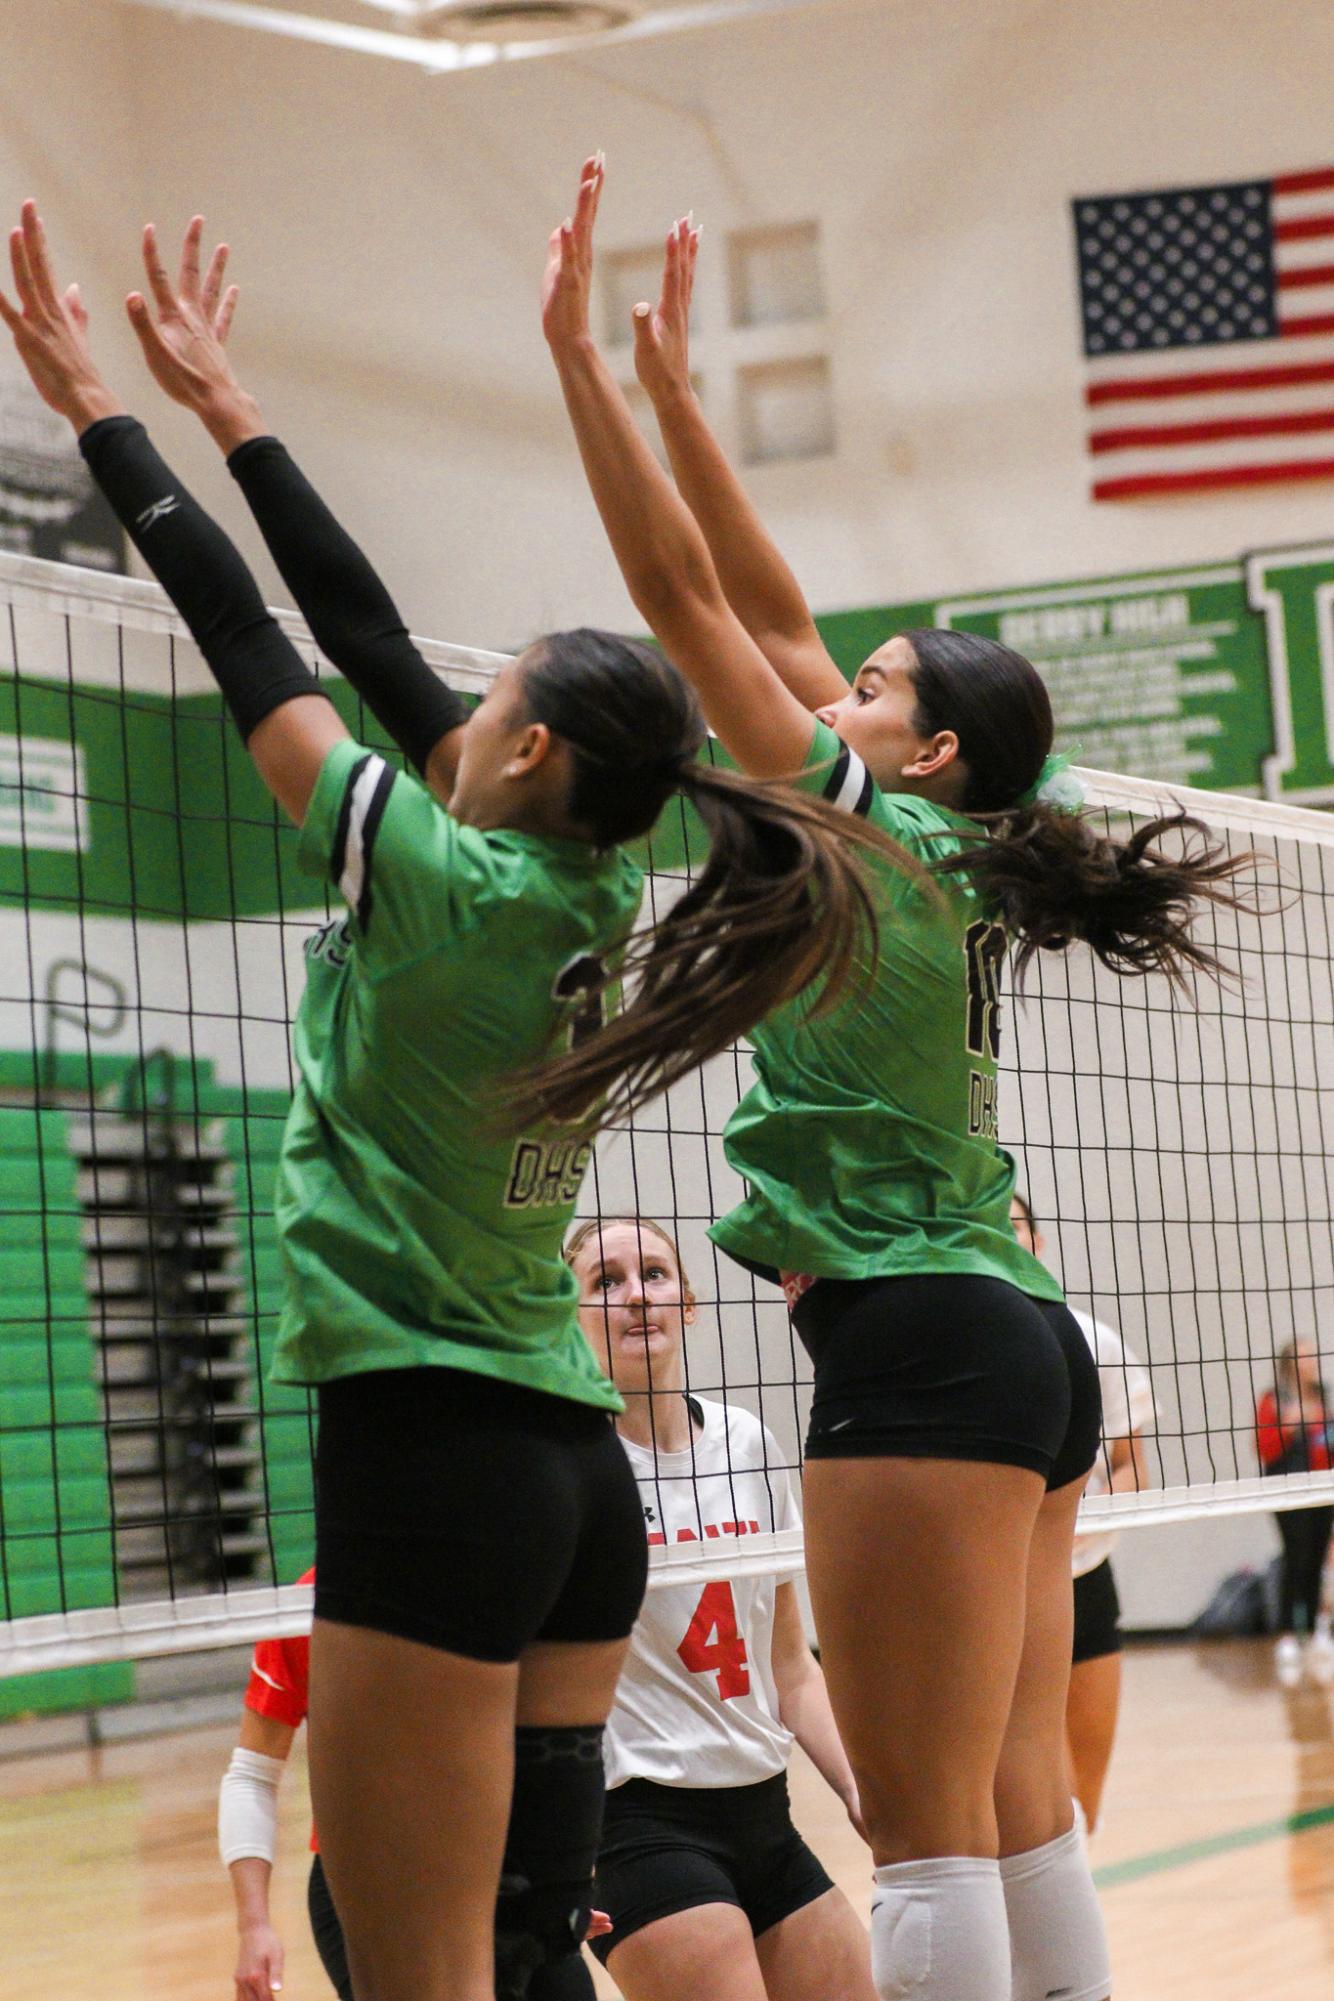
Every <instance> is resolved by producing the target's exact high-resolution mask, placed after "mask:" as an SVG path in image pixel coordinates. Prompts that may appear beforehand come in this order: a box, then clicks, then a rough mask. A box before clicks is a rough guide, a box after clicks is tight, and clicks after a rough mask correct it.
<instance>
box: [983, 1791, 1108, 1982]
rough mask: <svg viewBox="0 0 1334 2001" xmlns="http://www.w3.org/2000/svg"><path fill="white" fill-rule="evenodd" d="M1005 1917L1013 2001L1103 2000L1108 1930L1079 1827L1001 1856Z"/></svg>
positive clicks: (1106, 1968)
mask: <svg viewBox="0 0 1334 2001" xmlns="http://www.w3.org/2000/svg"><path fill="white" fill-rule="evenodd" d="M1000 1876H1001V1882H1002V1884H1003V1885H1004V1889H1005V1908H1006V1912H1007V1914H1008V1916H1009V1921H1010V1966H1011V1985H1010V1995H1011V2001H1105V1996H1107V1995H1108V1994H1110V1993H1111V1991H1112V1973H1111V1964H1110V1961H1109V1960H1108V1957H1107V1934H1106V1932H1105V1931H1104V1930H1103V1923H1102V1912H1101V1911H1100V1910H1099V1908H1098V1893H1097V1891H1096V1890H1095V1889H1094V1887H1093V1877H1092V1875H1091V1873H1090V1871H1089V1865H1088V1857H1087V1856H1086V1854H1085V1853H1084V1847H1083V1843H1082V1841H1081V1840H1080V1834H1079V1828H1078V1826H1075V1827H1072V1828H1071V1829H1070V1831H1069V1833H1068V1834H1061V1835H1058V1836H1057V1838H1056V1840H1055V1841H1049V1842H1047V1843H1046V1844H1045V1846H1044V1847H1042V1848H1029V1849H1027V1850H1025V1852H1024V1853H1023V1854H1022V1855H1006V1856H1003V1857H1002V1858H1001V1865H1000Z"/></svg>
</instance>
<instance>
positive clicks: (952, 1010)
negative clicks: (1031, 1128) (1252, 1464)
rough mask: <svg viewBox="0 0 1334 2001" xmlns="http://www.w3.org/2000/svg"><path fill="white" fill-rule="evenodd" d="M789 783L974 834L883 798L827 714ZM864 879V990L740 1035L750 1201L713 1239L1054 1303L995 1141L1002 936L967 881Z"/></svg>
mask: <svg viewBox="0 0 1334 2001" xmlns="http://www.w3.org/2000/svg"><path fill="white" fill-rule="evenodd" d="M798 783H799V784H801V785H802V787H803V789H805V790H807V791H813V792H818V793H821V794H823V796H824V797H825V798H826V799H830V800H833V801H834V802H835V803H836V804H837V805H840V806H844V807H846V808H847V809H848V810H849V811H850V812H854V813H860V814H862V815H863V816H864V817H865V818H866V819H868V820H869V821H870V822H871V824H872V825H873V826H876V827H880V828H883V830H884V831H885V833H887V834H890V835H892V836H893V838H894V839H895V840H896V841H898V842H899V843H900V844H901V845H902V846H903V847H904V848H906V849H907V850H908V852H909V853H910V854H912V855H914V856H916V857H918V858H919V859H920V860H922V861H927V862H929V861H932V860H934V859H937V858H938V857H939V856H940V855H941V854H942V853H948V852H949V851H950V847H951V845H953V846H955V847H956V848H957V846H958V840H957V836H958V835H959V834H960V833H961V832H965V831H966V832H970V833H971V832H975V829H974V828H973V826H972V823H971V822H969V821H967V820H965V819H963V818H962V817H961V816H960V815H959V814H957V813H951V812H949V811H947V810H946V809H945V808H944V807H941V806H934V805H932V804H931V803H930V802H929V801H928V800H925V799H920V798H918V797H916V796H915V795H914V794H912V793H905V792H895V793H889V794H886V793H882V792H881V791H880V789H879V787H878V786H877V785H876V784H875V782H874V780H873V779H872V778H871V775H870V773H869V772H868V771H867V769H866V766H865V765H864V764H863V763H862V761H861V759H860V758H859V757H857V756H856V755H855V754H854V753H853V752H852V751H851V750H849V749H848V747H847V746H846V745H845V744H843V743H841V742H840V741H839V739H838V737H837V736H835V734H834V732H833V731H832V730H831V729H829V728H827V727H826V726H825V724H823V723H817V724H816V727H815V740H814V742H813V743H812V745H811V749H810V754H809V756H808V757H807V760H806V773H805V775H804V776H803V778H801V779H800V780H799V781H798ZM951 836H954V837H955V839H954V841H953V843H951V839H950V837H951ZM876 874H877V878H878V880H879V881H880V882H881V884H882V888H883V903H882V908H883V911H884V915H883V919H882V922H881V927H880V957H879V961H878V963H877V965H876V966H875V968H874V970H873V972H872V974H871V979H870V983H869V985H868V986H865V987H857V988H855V989H854V990H853V992H852V993H851V994H850V996H849V997H848V998H847V999H846V1000H844V1001H842V1002H841V1003H840V1004H839V1005H838V1006H837V1007H836V1008H835V1009H834V1011H833V1012H832V1013H830V1014H826V1015H821V1016H819V1017H817V1018H816V1019H815V1020H811V1019H810V1018H809V1014H808V1010H807V1008H806V1007H804V1006H803V1004H802V1002H801V1001H796V1002H793V1003H790V1004H789V1005H788V1006H786V1007H783V1008H780V1009H778V1010H777V1011H776V1012H775V1013H774V1014H772V1015H770V1016H769V1018H768V1020H767V1021H765V1022H763V1023H761V1025H760V1026H759V1027H758V1028H757V1029H755V1031H754V1033H753V1035H752V1037H751V1040H752V1043H753V1045H754V1049H755V1070H756V1082H755V1084H754V1086H753V1087H752V1089H751V1090H750V1091H748V1092H747V1094H746V1096H745V1097H744V1098H743V1099H742V1101H741V1104H740V1105H739V1106H738V1108H737V1110H736V1111H735V1112H734V1113H733V1115H732V1118H731V1119H730V1121H729V1122H728V1126H727V1131H726V1149H727V1157H728V1159H729V1160H730V1161H731V1163H732V1165H733V1167H735V1168H736V1169H737V1170H738V1172H739V1173H740V1174H742V1175H744V1177H745V1179H746V1182H747V1183H748V1199H747V1200H746V1201H745V1202H743V1203H742V1205H741V1207H740V1208H739V1209H734V1210H733V1211H732V1213H731V1215H729V1216H726V1217H724V1218H723V1220H722V1221H721V1222H720V1223H718V1224H716V1225H715V1226H714V1229H713V1232H712V1235H713V1237H714V1240H715V1242H717V1243H718V1244H719V1245H720V1246H721V1247H722V1249H723V1250H725V1251H729V1252H731V1253H732V1254H733V1255H734V1256H736V1257H738V1258H740V1259H741V1260H742V1262H744V1263H747V1264H750V1265H752V1266H758V1267H761V1268H764V1269H767V1270H770V1271H774V1270H778V1271H792V1272H807V1273H810V1274H812V1275H813V1276H815V1277H823V1278H883V1277H892V1276H894V1275H896V1274H902V1273H909V1272H912V1273H917V1274H921V1273H932V1272H968V1273H976V1274H981V1275H982V1276H985V1277H991V1278H1001V1279H1007V1280H1008V1281H1009V1282H1010V1283H1011V1284H1012V1285H1016V1286H1018V1287H1019V1288H1020V1289H1021V1290H1022V1291H1023V1292H1026V1293H1029V1294H1031V1295H1032V1296H1033V1297H1034V1298H1037V1299H1060V1297H1061V1290H1060V1287H1059V1286H1058V1285H1057V1283H1056V1281H1055V1280H1054V1279H1053V1278H1052V1276H1051V1273H1050V1272H1048V1271H1047V1270H1046V1269H1045V1268H1044V1267H1043V1266H1042V1265H1040V1264H1039V1263H1038V1261H1037V1259H1036V1258H1034V1257H1030V1256H1029V1254H1028V1252H1027V1251H1025V1250H1022V1249H1021V1248H1020V1246H1019V1244H1018V1243H1017V1242H1016V1241H1015V1235H1014V1231H1013V1229H1012V1228H1011V1227H1010V1197H1011V1194H1012V1193H1013V1190H1014V1162H1013V1161H1012V1160H1011V1158H1010V1156H1009V1155H1008V1154H1007V1153H1005V1152H1004V1151H1003V1150H1002V1149H1001V1147H1000V1145H999V1144H998V1142H997V1137H996V1130H997V1124H996V1120H997V1111H996V1067H997V1065H996V1058H997V1052H998V1050H999V1047H1000V977H1001V970H1002V964H1003V961H1004V958H1005V951H1006V936H1005V932H1004V930H1003V929H1002V927H1001V926H1000V925H999V924H997V923H994V922H993V921H992V920H991V918H990V916H989V915H988V913H987V911H986V909H985V908H984V906H983V904H982V902H981V900H980V899H979V897H978V895H977V892H976V891H975V890H974V889H973V888H972V887H971V886H970V885H969V884H968V883H967V881H966V880H964V879H962V878H957V877H950V876H944V877H937V878H936V882H937V884H938V886H939V890H940V895H939V897H932V896H931V895H930V894H929V893H928V892H927V891H925V890H924V889H923V887H922V886H921V885H920V884H917V883H913V882H911V881H909V880H907V879H906V878H905V877H903V876H901V875H896V874H894V873H892V872H891V871H889V870H887V869H886V870H883V871H882V870H880V869H878V868H877V870H876Z"/></svg>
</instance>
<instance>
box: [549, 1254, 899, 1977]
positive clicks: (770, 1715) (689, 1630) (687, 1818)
mask: <svg viewBox="0 0 1334 2001" xmlns="http://www.w3.org/2000/svg"><path fill="white" fill-rule="evenodd" d="M565 1255H566V1257H567V1259H568V1260H569V1262H570V1264H571V1266H572V1267H573V1270H574V1275H575V1277H576V1279H577V1280H578V1282H579V1299H580V1307H579V1321H580V1325H581V1326H582V1328H583V1330H584V1334H585V1336H586V1338H587V1340H588V1343H589V1345H590V1347H591V1348H592V1350H593V1352H594V1354H595V1355H596V1356H597V1357H598V1359H599V1361H603V1360H605V1363H606V1368H607V1373H608V1375H609V1376H610V1377H611V1379H612V1381H613V1382H614V1383H615V1385H616V1387H617V1389H618V1390H619V1391H620V1393H621V1397H622V1399H623V1401H624V1404H625V1408H624V1410H623V1411H622V1412H621V1414H620V1415H619V1417H618V1418H617V1420H616V1429H617V1431H618V1432H619V1433H620V1436H621V1443H622V1444H623V1445H624V1447H625V1449H626V1452H627V1454H628V1456H629V1460H630V1466H631V1469H632V1471H633V1473H634V1476H635V1479H636V1481H637V1482H638V1486H639V1494H640V1499H641V1500H642V1502H643V1504H644V1519H645V1523H646V1526H647V1530H648V1540H649V1543H650V1544H663V1543H667V1544H674V1543H680V1542H693V1541H695V1540H697V1539H698V1540H708V1541H710V1542H714V1541H715V1539H725V1538H727V1537H733V1538H736V1537H741V1536H745V1535H747V1534H755V1533H757V1532H758V1531H761V1530H767V1529H769V1528H774V1529H788V1528H797V1527H799V1526H800V1523H801V1515H800V1510H799V1507H798V1503H797V1497H796V1494H795V1492H794V1491H793V1485H792V1481H791V1478H790V1476H789V1475H788V1474H787V1473H786V1472H785V1471H784V1470H782V1468H781V1467H779V1466H778V1465H777V1463H776V1462H777V1459H778V1452H777V1448H776V1446H775V1444H774V1441H773V1439H772V1438H771V1437H770V1435H769V1433H768V1432H767V1431H766V1430H765V1428H764V1426H763V1425H762V1424H761V1423H760V1421H759V1419H758V1418H756V1417H754V1416H753V1415H752V1414H751V1412H749V1411H748V1410H744V1409H742V1408H741V1406H740V1405H738V1404H729V1403H720V1402H716V1401H714V1399H712V1398H709V1397H699V1396H695V1395H693V1394H687V1390H686V1367H685V1341H686V1330H687V1328H688V1327H689V1326H690V1325H691V1324H692V1323H693V1321H694V1319H695V1311H696V1308H695V1295H694V1293H693V1291H692V1290H691V1286H690V1281H689V1279H688V1278H687V1277H686V1274H685V1271H684V1269H683V1267H682V1264H681V1256H680V1252H679V1250H678V1248H677V1245H676V1241H675V1239H674V1238H673V1237H672V1236H671V1235H670V1234H669V1232H668V1231H667V1230H665V1229H664V1228H663V1227H662V1225H661V1224H660V1223H655V1222H653V1221H651V1220H650V1219H649V1218H648V1217H647V1216H639V1217H635V1216H625V1217H616V1218H604V1219H602V1220H601V1221H597V1220H595V1221H592V1222H587V1223H582V1224H580V1226H579V1227H578V1229H577V1230H575V1232H574V1233H573V1235H572V1236H571V1237H570V1239H569V1241H568V1243H567V1245H566V1250H565ZM794 1740H795V1741H796V1742H797V1743H798V1744H800V1745H801V1748H802V1749H803V1751H805V1753H806V1754H807V1756H808V1757H809V1758H810V1759H811V1761H812V1763H813V1764H814V1765H815V1766H816V1768H817V1770H818V1771H819V1772H820V1773H821V1774H822V1775H823V1777H824V1778H825V1780H826V1781H827V1782H828V1784H829V1785H830V1786H831V1787H832V1789H833V1790H834V1792H835V1793H837V1795H838V1797H839V1798H840V1799H841V1800H842V1802H843V1804H844V1806H845V1807H846V1809H847V1812H848V1817H849V1819H850V1820H851V1821H852V1824H853V1826H854V1827H855V1828H856V1829H857V1831H858V1833H859V1834H861V1835H862V1837H863V1839H865V1831H864V1829H863V1828H862V1825H861V1815H860V1809H859V1807H858V1804H857V1789H856V1784H855V1782H854V1780H853V1776H852V1770H851V1767H850V1766H849V1764H848V1759H847V1753H846V1752H845V1751H844V1749H843V1746H842V1744H841V1743H840V1741H839V1736H838V1731H837V1729H836V1727H835V1724H834V1718H833V1713H832V1711H831V1709H830V1707H829V1696H828V1693H827V1691H826V1689H825V1685H824V1676H823V1674H822V1673H821V1672H820V1667H819V1663H818V1662H817V1661H816V1659H815V1657H814V1655H813V1654H812V1653H811V1650H810V1647H809V1646H808V1644H807V1641H806V1633H805V1629H804V1626H803V1624H802V1616H801V1607H800V1605H799V1603H798V1599H797V1588H796V1585H795V1584H793V1583H791V1582H790V1581H787V1582H779V1581H778V1580H777V1579H776V1578H774V1577H773V1576H767V1577H735V1578H730V1577H729V1576H728V1575H727V1572H726V1570H725V1569H723V1568H721V1567H720V1569H719V1571H718V1573H717V1576H716V1577H715V1578H713V1579H711V1581H710V1582H709V1583H708V1584H706V1585H705V1586H704V1587H703V1588H702V1589H701V1588H700V1587H699V1586H698V1585H686V1586H683V1587H680V1588H672V1587H664V1588H663V1589H660V1590H657V1589H655V1590H652V1591H650V1592H649V1593H648V1595H647V1597H646V1598H645V1600H644V1607H643V1610H642V1611H641V1613H640V1615H639V1618H638V1620H637V1621H636V1624H635V1629H634V1632H633V1633H632V1634H631V1637H630V1652H629V1655H628V1657H627V1660H626V1664H625V1667H624V1668H623V1670H622V1672H621V1679H620V1682H619V1684H618V1685H617V1690H616V1702H615V1705H614V1707H613V1709H612V1712H611V1715H610V1717H609V1718H608V1721H607V1734H606V1738H605V1754H606V1763H607V1787H608V1792H607V1810H606V1819H605V1822H604V1825H603V1834H602V1843H601V1846H600V1848H599V1851H598V1866H597V1875H596V1877H595V1879H594V1898H595V1900H596V1902H597V1903H598V1904H599V1905H600V1906H601V1907H602V1908H603V1909H605V1910H606V1912H607V1915H608V1918H609V1919H610V1924H611V1929H610V1930H609V1931H608V1932H607V1933H606V1934H605V1935H604V1936H602V1937H601V1938H599V1939H597V1940H596V1941H595V1942H594V1943H593V1946H592V1950H593V1952H594V1953H595V1954H596V1955H597V1957H598V1958H599V1959H600V1960H602V1962H603V1963H604V1965H606V1967H607V1969H608V1971H609V1972H610V1973H611V1975H612V1977H613V1979H614V1980H615V1981H616V1984H617V1986H618V1987H619V1988H620V1990H621V1992H622V1994H624V1995H625V1997H626V2001H678V1997H679V1996H681V1995H684V1994H689V1995H690V1996H692V1997H693V2001H766V1997H768V2001H829V1997H830V1996H835V1995H836V1996H837V1997H838V2001H875V1989H874V1987H873V1986H872V1984H871V1964H870V1953H869V1950H868V1942H867V1937H866V1931H865V1928H864V1927H863V1926H862V1924H861V1922H860V1921H859V1919H858V1918H857V1916H856V1913H855V1912H854V1911H853V1909H852V1906H851V1905H850V1904H849V1902H848V1900H847V1898H846V1897H845V1896H844V1895H843V1892H842V1891H841V1890H838V1889H835V1887H834V1885H833V1883H832V1882H831V1880H830V1878H829V1876H828V1875H827V1874H826V1872H825V1870H824V1868H823V1866H822V1865H821V1863H820V1862H819V1861H818V1860H817V1858H816V1857H815V1856H814V1855H813V1854H812V1853H811V1850H810V1849H809V1848H808V1847H807V1845H806V1843H805V1841H804V1840H803V1839H802V1837H801V1835H800V1834H799V1833H798V1832H797V1830H796V1828H795V1827H794V1826H793V1824H792V1817H791V1810H790V1806H789V1801H788V1790H787V1765H788V1758H789V1755H790V1753H791V1749H792V1744H793V1742H794Z"/></svg>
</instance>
